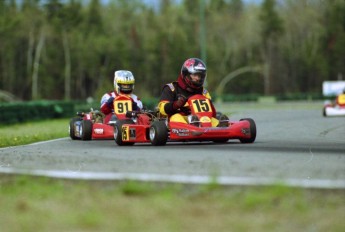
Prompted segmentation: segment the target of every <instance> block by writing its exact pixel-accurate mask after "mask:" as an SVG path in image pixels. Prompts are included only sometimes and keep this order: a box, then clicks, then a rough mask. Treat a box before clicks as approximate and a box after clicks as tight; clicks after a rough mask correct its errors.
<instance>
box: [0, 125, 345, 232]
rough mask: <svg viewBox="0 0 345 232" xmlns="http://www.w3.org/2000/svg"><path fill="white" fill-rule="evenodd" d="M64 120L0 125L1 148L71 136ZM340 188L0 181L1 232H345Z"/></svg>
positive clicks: (344, 199) (14, 177)
mask: <svg viewBox="0 0 345 232" xmlns="http://www.w3.org/2000/svg"><path fill="white" fill-rule="evenodd" d="M68 121H69V120H68V119H59V120H49V121H42V122H32V123H25V124H18V125H12V126H6V127H4V126H3V127H0V146H1V147H7V146H16V145H21V144H28V143H32V142H38V141H42V140H47V139H55V138H60V137H66V136H68ZM344 196H345V192H344V190H317V189H302V188H291V187H286V186H280V185H276V186H266V187H239V186H228V187H222V186H219V185H217V184H216V183H210V184H209V185H178V184H163V183H160V184H158V183H142V182H133V181H121V182H119V181H81V180H64V179H52V178H45V177H32V176H22V175H0V206H1V207H0V231H4V232H7V231H9V232H12V231H14V232H15V231H27V232H31V231H35V232H36V231H144V232H145V231H150V232H155V231H159V232H160V231H172V232H174V231H201V232H202V231H220V232H221V231H257V232H260V231H283V232H284V231H333V232H334V231H335V232H337V231H339V232H340V231H341V232H342V231H345V221H344V218H345V197H344Z"/></svg>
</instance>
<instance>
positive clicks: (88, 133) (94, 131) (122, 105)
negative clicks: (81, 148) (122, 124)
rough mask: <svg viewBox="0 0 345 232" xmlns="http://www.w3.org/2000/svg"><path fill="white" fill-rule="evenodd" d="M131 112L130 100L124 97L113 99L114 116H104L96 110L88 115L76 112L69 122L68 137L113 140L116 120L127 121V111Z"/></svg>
mask: <svg viewBox="0 0 345 232" xmlns="http://www.w3.org/2000/svg"><path fill="white" fill-rule="evenodd" d="M131 110H132V100H131V98H130V97H128V96H125V95H119V96H117V97H116V98H115V99H114V114H109V115H107V116H105V115H104V114H103V113H102V112H100V111H98V110H93V109H91V111H90V112H89V113H83V112H78V113H77V117H74V118H72V119H71V120H70V124H69V135H70V137H71V139H73V140H75V139H81V140H92V139H114V124H115V122H116V121H117V120H127V117H126V113H127V111H131Z"/></svg>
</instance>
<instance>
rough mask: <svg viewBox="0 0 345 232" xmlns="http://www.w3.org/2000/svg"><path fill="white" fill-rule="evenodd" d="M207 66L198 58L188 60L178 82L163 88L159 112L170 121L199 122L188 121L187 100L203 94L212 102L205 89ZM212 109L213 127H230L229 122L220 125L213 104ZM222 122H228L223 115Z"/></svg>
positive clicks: (193, 119)
mask: <svg viewBox="0 0 345 232" xmlns="http://www.w3.org/2000/svg"><path fill="white" fill-rule="evenodd" d="M206 71H207V69H206V65H205V63H204V62H203V61H202V60H200V59H198V58H189V59H187V60H186V61H185V62H184V63H183V65H182V68H181V72H180V74H179V76H178V78H177V81H174V82H172V83H169V84H166V85H165V86H164V87H163V90H162V94H161V97H160V102H159V104H158V109H159V112H160V113H161V115H162V116H167V117H169V118H170V121H176V122H182V123H193V121H198V118H197V117H196V116H195V117H193V116H191V117H189V119H188V117H187V116H188V115H189V114H190V113H191V111H190V108H189V106H188V103H187V100H188V98H189V97H191V96H193V95H196V94H201V95H204V96H205V97H206V98H208V99H210V100H211V95H210V94H209V92H208V91H207V90H206V89H205V88H204V87H203V85H204V82H205V79H206V74H207V73H206ZM210 102H211V101H210ZM211 108H212V111H213V117H212V119H211V120H212V126H220V127H222V126H228V122H226V123H225V124H224V123H223V124H224V125H223V124H222V123H219V120H218V119H216V110H215V108H214V106H213V104H212V102H211ZM222 117H223V118H221V120H222V121H223V120H227V121H228V117H227V116H225V115H222Z"/></svg>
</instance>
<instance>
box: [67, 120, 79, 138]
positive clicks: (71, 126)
mask: <svg viewBox="0 0 345 232" xmlns="http://www.w3.org/2000/svg"><path fill="white" fill-rule="evenodd" d="M81 120H82V119H81V118H79V117H76V118H71V120H70V121H69V137H71V139H73V140H76V139H80V138H79V137H77V136H75V123H76V122H80V121H81Z"/></svg>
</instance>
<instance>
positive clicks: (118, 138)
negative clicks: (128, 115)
mask: <svg viewBox="0 0 345 232" xmlns="http://www.w3.org/2000/svg"><path fill="white" fill-rule="evenodd" d="M124 124H133V121H132V120H117V121H116V122H115V124H114V139H115V143H116V144H117V145H119V146H126V145H127V146H130V145H133V144H134V142H124V141H123V138H122V136H124V135H123V134H122V133H123V131H122V125H124Z"/></svg>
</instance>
